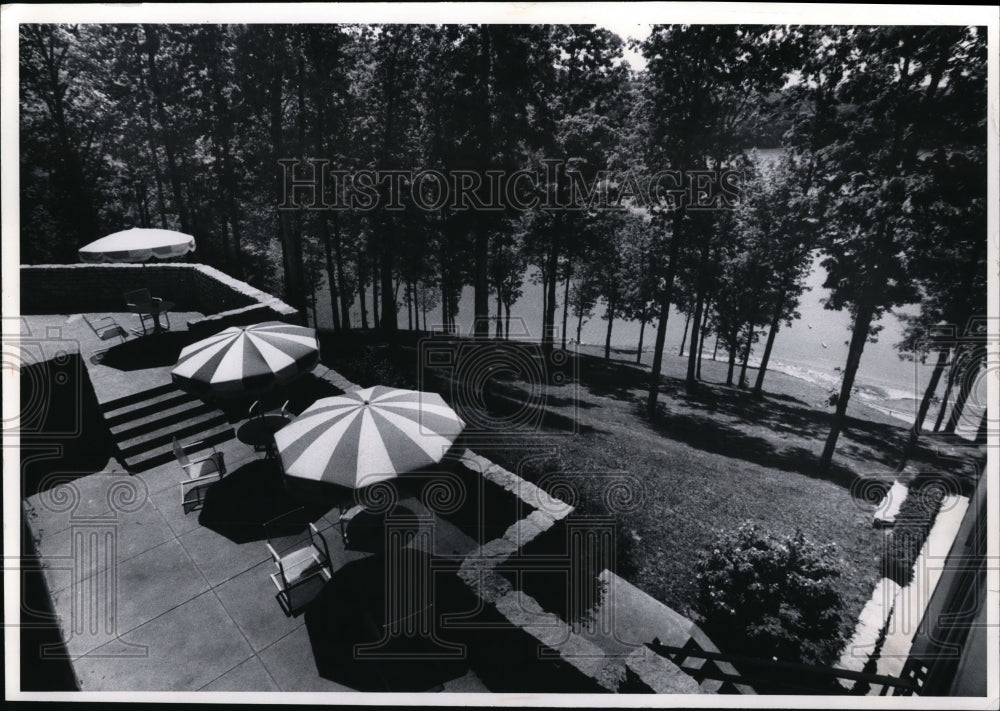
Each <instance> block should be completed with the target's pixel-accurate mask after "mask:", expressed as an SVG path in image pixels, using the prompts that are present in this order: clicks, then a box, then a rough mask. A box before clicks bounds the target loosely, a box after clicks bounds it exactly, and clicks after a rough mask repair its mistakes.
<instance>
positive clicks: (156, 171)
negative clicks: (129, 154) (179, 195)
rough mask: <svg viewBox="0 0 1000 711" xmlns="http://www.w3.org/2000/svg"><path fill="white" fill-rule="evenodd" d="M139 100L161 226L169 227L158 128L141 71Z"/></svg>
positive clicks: (163, 227)
mask: <svg viewBox="0 0 1000 711" xmlns="http://www.w3.org/2000/svg"><path fill="white" fill-rule="evenodd" d="M139 93H140V95H141V96H142V99H141V101H140V102H139V103H140V105H141V106H142V115H143V119H144V120H145V122H146V138H147V141H148V143H149V159H150V161H151V162H152V164H153V177H154V178H155V179H156V206H157V208H158V209H159V211H160V227H161V228H162V229H164V230H165V229H167V201H166V198H165V197H164V195H163V170H162V169H161V168H160V155H159V148H157V145H156V130H155V129H154V128H153V111H152V109H151V108H150V100H149V96H148V95H147V93H146V80H145V77H144V75H143V73H142V72H141V71H140V72H139Z"/></svg>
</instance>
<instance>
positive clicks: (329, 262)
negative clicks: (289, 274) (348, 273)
mask: <svg viewBox="0 0 1000 711" xmlns="http://www.w3.org/2000/svg"><path fill="white" fill-rule="evenodd" d="M317 220H318V221H319V237H320V241H321V242H323V255H324V256H325V257H326V281H327V285H328V287H329V289H330V317H331V318H332V319H333V330H334V331H339V330H340V312H339V311H338V307H337V279H336V278H335V276H334V271H335V269H334V265H333V249H332V248H331V246H330V241H331V240H330V224H329V223H328V222H327V218H326V213H322V212H321V213H319V214H318V215H317Z"/></svg>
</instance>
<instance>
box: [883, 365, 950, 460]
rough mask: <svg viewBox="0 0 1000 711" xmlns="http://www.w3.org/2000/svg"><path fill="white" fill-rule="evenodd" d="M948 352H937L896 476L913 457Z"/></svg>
mask: <svg viewBox="0 0 1000 711" xmlns="http://www.w3.org/2000/svg"><path fill="white" fill-rule="evenodd" d="M948 351H949V349H948V348H942V349H941V350H940V351H938V359H937V363H935V364H934V370H933V371H931V379H930V380H929V381H928V382H927V388H926V389H925V390H924V397H923V399H921V401H920V407H919V408H917V420H916V422H914V423H913V429H912V430H910V436H909V437H907V439H906V446H905V447H903V455H902V456H901V457H900V458H899V464H898V465H896V473H897V474H899V473H901V472H902V471H903V470H904V469H905V468H906V463H907V462H909V461H910V457H912V456H913V452H914V451H916V449H917V440H918V439H919V437H920V431H921V430H922V429H923V426H924V418H925V417H927V410H928V409H930V406H931V398H932V397H934V391H935V390H937V386H938V382H940V380H941V373H942V372H944V366H945V364H946V363H947V362H948Z"/></svg>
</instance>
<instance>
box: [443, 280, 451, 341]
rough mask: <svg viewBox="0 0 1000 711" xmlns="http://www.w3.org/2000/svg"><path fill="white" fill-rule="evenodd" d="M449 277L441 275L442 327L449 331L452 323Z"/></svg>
mask: <svg viewBox="0 0 1000 711" xmlns="http://www.w3.org/2000/svg"><path fill="white" fill-rule="evenodd" d="M447 284H448V277H447V274H442V275H441V326H442V327H444V328H445V330H447V328H448V324H449V323H450V319H449V314H448V285H447Z"/></svg>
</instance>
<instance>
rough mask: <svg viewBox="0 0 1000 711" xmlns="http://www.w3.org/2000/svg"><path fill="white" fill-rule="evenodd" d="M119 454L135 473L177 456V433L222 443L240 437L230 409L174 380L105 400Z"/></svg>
mask: <svg viewBox="0 0 1000 711" xmlns="http://www.w3.org/2000/svg"><path fill="white" fill-rule="evenodd" d="M101 411H102V413H103V414H104V420H105V422H106V424H107V425H108V429H109V430H110V431H111V437H112V439H114V441H115V446H116V447H117V449H118V454H119V457H120V459H121V461H122V463H123V464H124V465H125V468H126V469H128V470H129V471H130V472H132V473H135V472H141V471H146V470H147V469H152V468H153V467H156V466H159V465H160V464H164V463H166V462H168V461H170V460H171V459H173V456H174V453H173V438H174V437H177V438H178V439H179V440H181V441H182V442H184V443H190V442H192V441H203V442H205V444H206V445H212V444H218V443H220V442H225V441H227V440H230V439H232V438H233V437H234V436H235V433H234V432H233V428H232V426H231V425H230V424H229V421H228V419H227V418H226V416H225V414H224V413H223V412H222V411H221V410H219V409H217V408H214V407H212V406H211V405H206V404H205V403H204V402H202V401H201V400H199V399H198V398H196V397H194V396H191V395H188V394H187V393H184V392H182V391H181V390H178V389H177V388H176V387H175V386H174V385H173V384H172V383H168V384H166V385H160V386H157V387H154V388H152V389H150V390H145V391H143V392H140V393H134V394H132V395H128V396H126V397H122V398H118V399H117V400H111V401H109V402H106V403H104V404H102V405H101Z"/></svg>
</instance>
